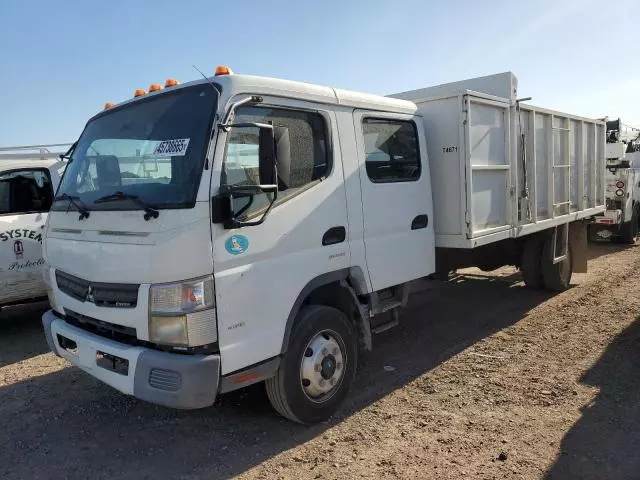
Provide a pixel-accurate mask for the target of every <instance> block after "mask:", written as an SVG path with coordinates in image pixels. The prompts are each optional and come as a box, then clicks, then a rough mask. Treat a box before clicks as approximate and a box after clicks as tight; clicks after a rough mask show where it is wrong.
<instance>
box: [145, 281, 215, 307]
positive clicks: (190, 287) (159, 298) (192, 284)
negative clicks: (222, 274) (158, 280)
mask: <svg viewBox="0 0 640 480" xmlns="http://www.w3.org/2000/svg"><path fill="white" fill-rule="evenodd" d="M213 293H214V292H213V278H212V277H211V276H209V277H205V278H199V279H196V280H189V281H186V282H181V283H166V284H159V285H152V286H151V291H150V302H149V310H150V312H151V314H152V315H153V314H154V313H161V314H162V313H189V312H197V311H198V310H205V309H207V308H212V307H214V306H215V297H214V294H213Z"/></svg>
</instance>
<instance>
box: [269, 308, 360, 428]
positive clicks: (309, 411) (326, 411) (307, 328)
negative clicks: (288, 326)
mask: <svg viewBox="0 0 640 480" xmlns="http://www.w3.org/2000/svg"><path fill="white" fill-rule="evenodd" d="M357 354H358V348H357V335H356V333H355V331H354V327H353V325H352V324H351V322H349V320H348V319H347V317H346V315H345V314H344V313H342V312H341V311H340V310H337V309H335V308H332V307H328V306H325V305H311V306H307V307H304V308H303V309H302V310H300V312H299V313H298V316H297V318H296V323H295V324H294V327H293V331H292V332H291V339H290V341H289V346H288V348H287V352H286V353H285V355H284V357H283V359H282V362H281V364H280V368H279V369H278V371H277V373H276V375H275V376H274V377H272V378H269V379H268V380H266V382H265V385H266V389H267V396H268V397H269V401H270V402H271V405H272V406H273V408H274V409H275V410H276V411H277V412H278V413H279V414H280V415H282V416H283V417H285V418H288V419H289V420H293V421H294V422H298V423H302V424H305V425H311V424H314V423H318V422H321V421H323V420H326V419H328V418H329V417H331V415H333V414H334V413H335V412H336V410H338V408H339V407H340V404H341V403H342V401H343V400H344V398H345V397H346V396H347V394H348V393H349V388H350V387H351V384H352V383H353V379H354V378H355V373H356V366H357Z"/></svg>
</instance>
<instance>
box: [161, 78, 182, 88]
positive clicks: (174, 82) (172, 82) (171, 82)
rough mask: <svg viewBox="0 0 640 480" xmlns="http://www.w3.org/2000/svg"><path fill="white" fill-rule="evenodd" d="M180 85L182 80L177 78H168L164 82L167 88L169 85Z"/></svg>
mask: <svg viewBox="0 0 640 480" xmlns="http://www.w3.org/2000/svg"><path fill="white" fill-rule="evenodd" d="M178 85H180V82H179V81H178V80H176V79H175V78H167V81H166V82H164V86H165V88H167V87H176V86H178Z"/></svg>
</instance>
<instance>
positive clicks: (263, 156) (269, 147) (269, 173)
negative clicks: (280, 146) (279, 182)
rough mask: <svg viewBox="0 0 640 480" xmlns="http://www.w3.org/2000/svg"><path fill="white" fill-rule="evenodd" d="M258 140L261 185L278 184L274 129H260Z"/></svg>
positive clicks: (269, 127)
mask: <svg viewBox="0 0 640 480" xmlns="http://www.w3.org/2000/svg"><path fill="white" fill-rule="evenodd" d="M259 135H260V136H259V139H258V142H259V143H258V176H259V179H260V184H261V185H275V183H276V140H275V134H274V131H273V128H272V127H271V126H268V127H266V126H265V127H260V131H259Z"/></svg>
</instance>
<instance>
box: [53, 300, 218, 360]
mask: <svg viewBox="0 0 640 480" xmlns="http://www.w3.org/2000/svg"><path fill="white" fill-rule="evenodd" d="M64 311H65V313H66V315H62V314H60V313H57V312H53V313H54V315H55V316H57V317H58V318H61V319H62V320H64V321H65V322H67V323H68V324H70V325H73V326H74V327H78V328H80V329H82V330H85V331H87V332H89V333H93V334H95V335H99V336H101V337H104V338H109V339H111V340H115V341H116V342H120V343H125V344H127V345H132V346H135V347H145V348H151V349H153V350H158V351H161V352H171V353H177V354H181V355H191V354H198V355H210V354H213V353H218V352H219V351H220V350H219V348H218V343H217V342H213V343H211V344H209V345H203V346H200V347H187V348H184V347H179V348H178V347H173V346H170V345H158V344H155V343H152V342H147V341H145V340H140V339H139V338H138V335H137V332H136V329H135V328H133V327H125V326H123V325H115V324H113V323H109V322H105V321H104V320H98V319H97V318H93V317H88V316H86V315H82V314H81V313H78V312H74V311H73V310H69V309H68V308H65V309H64Z"/></svg>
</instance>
